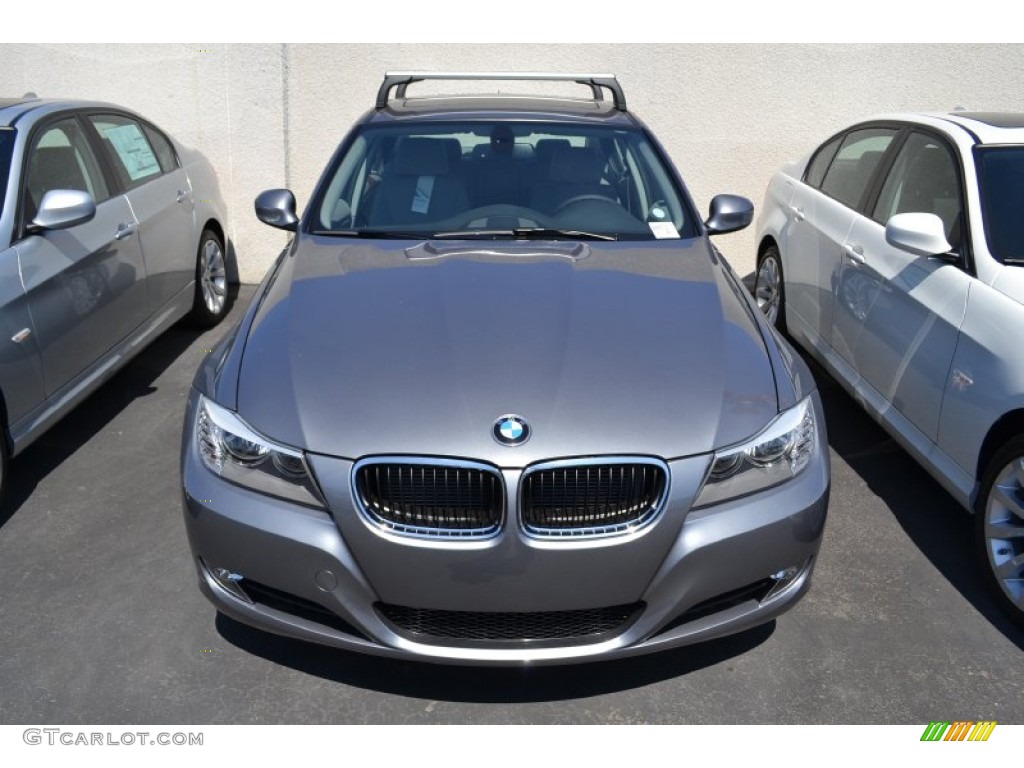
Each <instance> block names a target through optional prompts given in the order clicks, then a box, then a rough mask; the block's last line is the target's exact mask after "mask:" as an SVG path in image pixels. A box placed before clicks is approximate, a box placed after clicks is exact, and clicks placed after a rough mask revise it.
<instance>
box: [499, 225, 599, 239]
mask: <svg viewBox="0 0 1024 768" xmlns="http://www.w3.org/2000/svg"><path fill="white" fill-rule="evenodd" d="M512 231H513V232H515V234H516V237H525V238H528V239H532V238H537V239H544V238H549V237H568V238H570V239H572V240H618V239H619V236H618V235H608V234H603V233H601V232H585V231H583V230H582V229H557V228H555V227H516V228H515V229H513V230H512Z"/></svg>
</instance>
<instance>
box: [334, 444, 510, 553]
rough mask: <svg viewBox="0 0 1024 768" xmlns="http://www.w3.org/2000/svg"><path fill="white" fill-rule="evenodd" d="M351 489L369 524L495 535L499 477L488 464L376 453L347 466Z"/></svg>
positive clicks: (420, 534) (400, 531)
mask: <svg viewBox="0 0 1024 768" xmlns="http://www.w3.org/2000/svg"><path fill="white" fill-rule="evenodd" d="M352 495H353V498H354V499H355V501H356V506H357V508H358V509H359V512H360V513H361V514H362V516H363V519H364V520H365V521H366V522H367V524H368V525H369V526H370V527H371V528H372V529H374V530H377V531H379V532H384V533H390V534H396V535H399V536H408V537H412V538H421V539H432V540H438V539H444V540H452V541H466V540H479V539H488V538H491V537H493V536H496V535H497V534H498V533H499V531H500V530H501V527H502V525H503V523H504V520H505V482H504V479H503V478H502V476H501V472H499V471H498V469H497V468H495V467H493V466H491V465H489V464H481V463H478V462H473V461H463V460H453V459H442V458H436V457H428V458H424V457H422V456H376V457H372V458H367V459H361V460H360V461H358V462H356V463H355V465H354V466H353V467H352Z"/></svg>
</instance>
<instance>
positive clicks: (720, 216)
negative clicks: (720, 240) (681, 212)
mask: <svg viewBox="0 0 1024 768" xmlns="http://www.w3.org/2000/svg"><path fill="white" fill-rule="evenodd" d="M708 213H709V216H708V220H707V221H705V222H704V226H705V227H707V230H708V234H709V235H724V234H726V233H727V232H736V231H738V230H741V229H743V228H744V227H746V226H748V225H749V224H750V222H751V221H753V220H754V204H753V203H752V202H750V201H749V200H747V198H745V197H740V196H739V195H715V196H714V197H713V198H712V199H711V205H710V207H709V211H708Z"/></svg>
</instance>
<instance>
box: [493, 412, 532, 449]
mask: <svg viewBox="0 0 1024 768" xmlns="http://www.w3.org/2000/svg"><path fill="white" fill-rule="evenodd" d="M491 434H492V435H494V439H495V440H497V441H498V442H499V443H501V444H502V445H522V444H523V443H525V442H526V441H527V440H529V439H530V425H529V424H527V423H526V419H524V418H523V417H522V416H516V415H515V414H514V413H507V414H505V415H504V416H501V417H499V418H498V419H497V420H496V421H495V422H494V427H493V428H492V429H491Z"/></svg>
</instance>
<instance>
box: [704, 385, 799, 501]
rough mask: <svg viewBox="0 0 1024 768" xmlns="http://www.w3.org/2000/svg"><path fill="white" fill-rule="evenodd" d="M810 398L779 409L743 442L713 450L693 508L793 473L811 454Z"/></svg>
mask: <svg viewBox="0 0 1024 768" xmlns="http://www.w3.org/2000/svg"><path fill="white" fill-rule="evenodd" d="M815 445H816V441H815V424H814V406H813V405H812V404H811V398H809V397H808V398H806V399H805V400H803V401H801V402H800V403H798V404H797V405H796V406H794V407H793V408H790V409H789V410H788V411H786V412H785V413H780V414H779V415H778V416H777V417H776V418H775V420H774V421H773V422H772V423H771V424H769V425H768V426H767V427H766V428H765V429H764V431H763V432H761V434H759V435H758V436H757V437H755V438H753V439H752V440H749V441H748V442H746V443H744V444H743V445H736V446H732V447H731V448H725V449H723V450H720V451H716V452H715V457H714V459H713V460H712V462H711V470H710V471H709V472H708V476H707V477H706V478H705V479H704V487H703V488H701V490H700V493H698V494H697V499H696V501H694V503H693V506H694V508H697V507H706V506H708V505H710V504H718V503H719V502H721V501H725V500H727V499H732V498H735V497H737V496H745V495H747V494H748V493H754V492H755V491H761V490H764V489H765V488H771V487H772V486H773V485H778V484H779V483H782V482H785V481H786V480H789V479H790V478H791V477H796V476H797V475H798V474H800V472H802V471H803V470H804V468H805V467H806V466H807V465H808V464H809V463H810V461H811V457H812V456H813V455H814V447H815Z"/></svg>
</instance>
